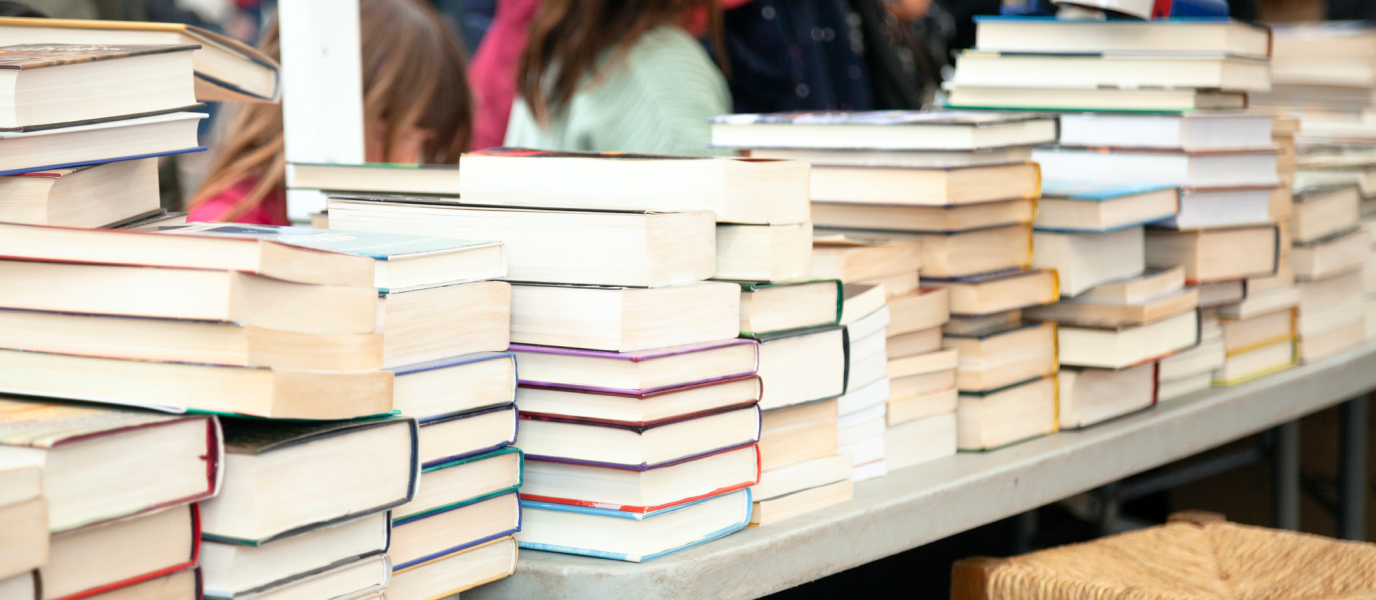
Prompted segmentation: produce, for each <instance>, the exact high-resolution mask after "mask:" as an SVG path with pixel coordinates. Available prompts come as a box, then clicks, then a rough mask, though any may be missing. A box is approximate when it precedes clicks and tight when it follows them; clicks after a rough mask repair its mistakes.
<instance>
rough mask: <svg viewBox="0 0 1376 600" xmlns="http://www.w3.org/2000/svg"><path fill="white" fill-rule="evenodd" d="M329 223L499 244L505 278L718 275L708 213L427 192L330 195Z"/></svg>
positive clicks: (661, 282) (633, 281)
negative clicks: (450, 197)
mask: <svg viewBox="0 0 1376 600" xmlns="http://www.w3.org/2000/svg"><path fill="white" fill-rule="evenodd" d="M329 207H330V208H329V213H330V226H331V227H334V228H337V229H341V230H345V231H372V232H390V233H407V234H415V235H435V236H445V237H462V238H471V239H486V240H496V241H500V242H502V244H503V245H504V247H505V251H506V256H507V274H506V279H508V280H511V281H528V282H534V283H570V284H591V285H624V286H637V287H663V286H670V285H684V284H688V283H693V282H695V281H701V280H703V279H707V278H709V277H711V276H712V274H713V273H715V272H716V265H717V253H716V221H715V219H714V216H713V214H712V213H710V212H707V211H693V212H672V213H671V212H652V211H578V210H569V209H536V208H516V207H494V206H466V205H465V206H460V205H454V204H447V203H444V202H441V201H439V200H435V199H434V198H429V197H405V196H373V197H369V196H344V195H341V196H332V197H331V198H330V200H329Z"/></svg>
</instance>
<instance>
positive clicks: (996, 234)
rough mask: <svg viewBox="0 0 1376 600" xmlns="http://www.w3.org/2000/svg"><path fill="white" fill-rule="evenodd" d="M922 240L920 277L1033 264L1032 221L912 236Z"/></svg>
mask: <svg viewBox="0 0 1376 600" xmlns="http://www.w3.org/2000/svg"><path fill="white" fill-rule="evenodd" d="M912 237H913V238H914V239H918V240H921V242H922V271H921V272H922V277H923V278H924V279H925V278H927V277H946V278H950V277H967V276H970V275H975V274H978V273H988V272H990V271H1001V270H1006V269H1013V268H1019V269H1023V268H1027V267H1029V266H1031V265H1032V250H1033V248H1032V227H1031V225H1010V226H1006V227H994V228H990V229H977V230H974V231H962V232H953V233H923V234H917V235H913V236H912Z"/></svg>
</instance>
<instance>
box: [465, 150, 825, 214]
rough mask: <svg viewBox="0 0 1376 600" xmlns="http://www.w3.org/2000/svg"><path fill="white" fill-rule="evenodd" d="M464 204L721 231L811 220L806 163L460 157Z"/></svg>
mask: <svg viewBox="0 0 1376 600" xmlns="http://www.w3.org/2000/svg"><path fill="white" fill-rule="evenodd" d="M461 164H462V165H463V169H464V171H463V172H464V176H463V180H462V183H461V184H460V189H461V197H462V202H463V203H465V204H492V205H503V206H529V207H556V208H577V209H589V210H659V211H666V212H682V211H700V210H705V211H711V212H712V213H713V214H715V215H716V220H717V221H718V222H721V223H747V224H765V225H785V224H793V223H802V222H805V221H807V220H808V202H807V199H808V191H807V190H808V172H809V167H808V164H807V163H805V162H802V161H782V160H760V159H749V158H708V157H696V156H694V157H688V156H660V155H652V154H628V153H625V152H602V153H598V152H552V151H544V150H530V149H525V148H489V149H487V150H480V151H477V152H470V153H468V154H465V155H463V158H462V161H461Z"/></svg>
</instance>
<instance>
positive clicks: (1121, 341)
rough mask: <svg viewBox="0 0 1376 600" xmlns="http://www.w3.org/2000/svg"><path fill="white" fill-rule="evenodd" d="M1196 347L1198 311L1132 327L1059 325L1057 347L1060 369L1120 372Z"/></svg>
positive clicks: (1197, 341)
mask: <svg viewBox="0 0 1376 600" xmlns="http://www.w3.org/2000/svg"><path fill="white" fill-rule="evenodd" d="M1197 343H1199V311H1196V310H1190V311H1187V312H1184V313H1181V314H1179V315H1175V316H1172V317H1168V318H1165V319H1161V320H1159V321H1156V322H1154V323H1147V324H1145V325H1136V326H1132V327H1114V328H1102V327H1084V326H1069V325H1062V326H1061V327H1060V329H1059V330H1058V335H1057V347H1058V349H1059V351H1060V361H1061V364H1063V365H1072V366H1077V367H1098V368H1104V369H1121V368H1124V367H1128V366H1132V365H1136V364H1139V363H1141V362H1144V361H1147V360H1151V359H1155V358H1160V357H1162V356H1166V355H1168V354H1170V353H1172V352H1175V351H1176V350H1182V349H1185V348H1189V347H1190V346H1193V345H1195V344H1197Z"/></svg>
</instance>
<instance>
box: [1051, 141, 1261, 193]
mask: <svg viewBox="0 0 1376 600" xmlns="http://www.w3.org/2000/svg"><path fill="white" fill-rule="evenodd" d="M1278 155H1279V149H1278V148H1275V147H1270V148H1260V149H1250V150H1248V149H1244V150H1208V151H1184V150H1166V149H1146V148H1082V147H1072V146H1054V147H1047V148H1037V149H1035V150H1033V151H1032V160H1035V161H1037V163H1038V164H1040V165H1041V168H1042V176H1043V177H1045V178H1046V179H1048V180H1064V181H1082V182H1085V183H1110V184H1121V183H1127V182H1132V183H1137V184H1159V185H1168V186H1178V187H1187V188H1234V187H1247V186H1271V187H1274V186H1276V185H1279V184H1280V176H1279V174H1278V171H1277V167H1276V164H1277V157H1278Z"/></svg>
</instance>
